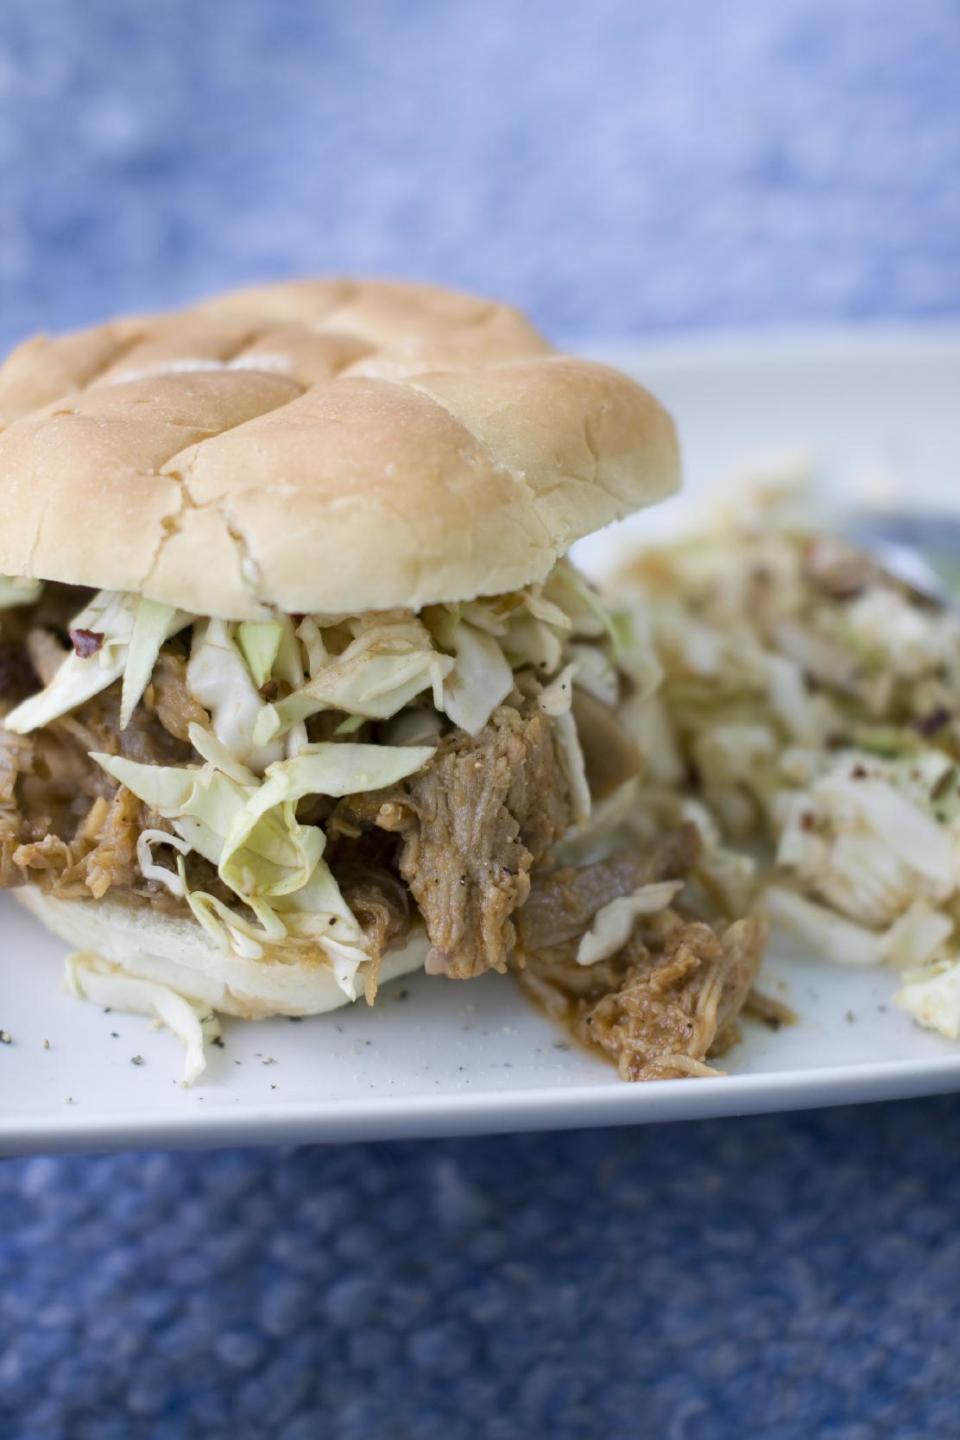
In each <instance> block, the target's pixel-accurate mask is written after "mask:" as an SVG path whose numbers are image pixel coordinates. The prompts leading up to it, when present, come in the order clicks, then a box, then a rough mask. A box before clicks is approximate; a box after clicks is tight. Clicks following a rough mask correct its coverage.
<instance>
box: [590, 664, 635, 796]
mask: <svg viewBox="0 0 960 1440" xmlns="http://www.w3.org/2000/svg"><path fill="white" fill-rule="evenodd" d="M573 718H574V720H575V721H576V725H577V735H578V737H579V739H580V748H581V750H582V751H583V763H584V768H585V769H586V772H587V782H588V784H589V786H590V794H591V795H592V797H593V799H594V800H603V799H604V797H605V796H607V795H610V794H612V792H613V791H614V790H616V789H618V787H619V786H621V785H623V784H624V783H625V782H626V781H627V780H630V779H631V778H632V777H633V776H634V775H639V774H640V771H641V770H642V768H643V759H642V757H641V754H640V751H639V749H638V747H637V745H636V743H635V742H634V741H633V740H632V739H631V738H630V736H629V735H628V734H627V732H626V731H625V730H624V728H623V726H622V725H621V723H620V721H619V720H618V719H617V716H616V714H615V713H614V711H613V710H611V709H610V706H609V705H604V703H603V701H602V700H598V699H596V697H595V696H593V695H590V694H589V693H588V692H587V691H586V690H574V692H573Z"/></svg>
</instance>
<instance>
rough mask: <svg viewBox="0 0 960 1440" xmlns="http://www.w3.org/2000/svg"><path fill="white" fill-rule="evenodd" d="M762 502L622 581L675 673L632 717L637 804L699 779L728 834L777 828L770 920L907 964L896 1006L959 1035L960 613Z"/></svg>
mask: <svg viewBox="0 0 960 1440" xmlns="http://www.w3.org/2000/svg"><path fill="white" fill-rule="evenodd" d="M747 508H749V503H748V505H744V503H743V501H742V500H741V504H740V511H741V514H742V513H743V512H744V510H745V509H747ZM754 508H755V518H754V520H753V521H752V522H751V523H749V524H743V523H742V522H739V523H738V522H735V521H733V520H731V519H729V518H728V519H726V520H724V519H720V520H719V521H718V522H717V523H716V525H715V526H714V527H713V528H710V529H707V530H705V531H704V532H703V533H698V534H696V535H693V536H690V537H689V538H685V539H683V540H681V541H679V542H677V543H674V544H672V545H667V546H663V547H660V548H657V549H655V550H652V551H649V552H647V553H646V554H644V555H642V556H641V557H640V558H639V559H638V560H637V561H636V562H635V563H634V564H633V566H632V567H631V569H630V571H629V572H628V573H627V574H626V575H625V576H624V577H623V578H624V579H625V580H626V582H627V584H628V586H629V588H630V590H631V591H632V594H633V598H634V602H635V603H636V605H637V608H638V610H639V612H640V613H641V614H642V615H643V617H644V619H645V621H648V622H649V623H651V624H652V625H653V637H654V646H655V650H656V655H657V658H658V661H659V664H660V666H661V667H662V673H663V680H662V684H661V685H660V687H659V689H658V690H657V691H656V693H655V694H653V695H652V696H649V697H647V698H646V699H645V700H643V701H641V702H640V703H639V704H638V705H636V706H634V708H633V712H632V716H631V719H632V723H633V726H634V730H635V734H636V735H637V737H638V739H639V741H640V744H641V748H642V749H643V750H644V751H645V753H646V756H647V759H648V762H649V772H648V778H647V785H646V787H645V790H644V792H643V794H642V795H641V797H640V799H641V804H642V805H646V806H647V807H649V808H650V809H651V810H652V811H655V812H656V813H658V814H660V815H662V814H664V813H665V812H668V811H670V810H671V808H672V809H673V811H674V812H676V811H677V809H678V808H680V807H681V806H682V805H683V804H684V803H686V798H687V797H688V796H689V793H690V790H691V786H692V788H693V789H694V791H695V793H696V795H697V796H698V799H699V802H700V805H701V808H702V810H704V811H705V812H706V814H707V816H708V825H709V826H710V827H711V828H712V829H713V830H714V832H715V833H720V832H722V834H723V835H725V836H726V837H727V839H728V840H732V841H734V842H743V841H749V842H755V841H756V840H757V839H758V838H763V839H765V840H766V841H767V842H768V844H769V846H770V848H771V852H772V853H771V855H770V864H769V866H768V869H767V872H766V874H765V877H764V879H765V883H766V884H767V890H766V900H765V903H766V906H767V908H768V910H769V912H770V914H771V916H772V917H773V918H775V919H776V920H777V921H778V923H780V924H782V925H784V926H785V927H787V928H789V929H791V930H793V931H795V932H797V933H798V934H800V935H801V936H802V937H803V938H804V939H805V940H806V941H807V942H808V943H810V944H812V945H813V946H814V947H815V948H816V949H817V950H819V951H820V953H821V954H823V955H825V956H826V957H827V958H829V959H832V960H835V961H837V962H838V963H842V964H854V965H879V964H891V965H894V966H896V967H897V968H899V969H900V970H901V971H902V972H904V981H903V986H902V989H901V990H900V992H899V994H898V996H897V999H898V1001H899V1003H900V1004H901V1005H903V1006H904V1007H905V1008H906V1009H907V1010H908V1011H910V1012H911V1013H912V1014H913V1015H914V1016H915V1018H917V1019H918V1020H919V1021H920V1022H921V1023H923V1024H926V1025H933V1026H935V1027H936V1028H938V1029H940V1030H941V1031H943V1033H945V1034H947V1035H950V1036H953V1037H954V1038H956V1037H957V1036H958V1034H960V619H958V617H957V616H956V615H955V614H953V613H951V612H950V611H948V610H945V609H935V608H932V607H931V606H930V605H929V603H927V602H925V601H923V600H922V599H921V598H920V597H918V596H916V595H914V594H912V593H911V592H910V591H908V590H906V589H905V588H903V587H902V586H900V585H899V584H898V583H897V582H896V581H894V580H893V579H892V578H891V577H889V576H887V575H886V574H885V573H883V572H882V571H881V570H879V569H878V568H877V567H876V566H874V565H872V564H871V563H870V561H869V560H868V559H867V558H866V557H864V556H862V555H860V554H858V553H857V552H855V551H853V550H851V549H849V548H848V547H846V546H845V545H843V544H841V543H840V542H839V541H837V540H835V539H832V538H830V537H825V536H820V535H817V534H815V533H812V532H811V531H810V530H804V529H802V528H798V527H797V526H796V524H795V523H794V522H793V520H792V519H791V517H790V516H789V515H788V514H787V511H786V506H785V505H778V504H777V503H776V502H775V503H773V504H769V505H764V504H760V505H758V506H756V507H754ZM709 850H710V847H709V845H708V853H709ZM728 854H729V852H728ZM746 863H747V865H749V863H750V862H749V861H747V862H746Z"/></svg>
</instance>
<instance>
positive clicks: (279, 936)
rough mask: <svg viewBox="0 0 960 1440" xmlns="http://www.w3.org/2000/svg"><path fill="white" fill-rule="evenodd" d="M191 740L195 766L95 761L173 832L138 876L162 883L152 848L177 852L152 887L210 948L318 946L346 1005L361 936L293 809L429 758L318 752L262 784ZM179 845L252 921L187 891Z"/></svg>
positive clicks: (200, 737) (382, 780)
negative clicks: (197, 757) (192, 921)
mask: <svg viewBox="0 0 960 1440" xmlns="http://www.w3.org/2000/svg"><path fill="white" fill-rule="evenodd" d="M191 739H192V740H193V743H194V746H195V748H197V749H198V750H200V751H201V753H204V752H205V756H206V763H205V764H204V765H202V766H194V767H177V766H163V765H144V764H140V763H139V762H137V761H133V760H128V759H126V758H125V757H124V756H119V755H105V754H101V753H99V752H94V754H93V756H92V758H93V759H94V760H95V761H96V762H97V764H99V765H100V766H101V768H102V769H104V770H105V771H106V772H107V774H109V775H112V776H113V778H114V779H115V780H117V781H119V783H120V784H122V785H126V786H127V788H128V789H129V790H131V791H132V792H133V793H134V794H135V795H136V796H137V797H138V798H139V799H140V800H142V801H143V802H144V803H145V804H146V805H149V806H150V807H151V808H152V809H154V810H156V811H157V813H158V814H160V815H162V816H163V817H164V818H165V819H168V820H169V821H170V822H171V824H172V826H173V829H174V832H175V834H174V836H168V835H166V833H165V832H163V831H156V830H155V831H150V832H149V835H150V839H149V841H148V842H145V850H146V854H145V857H144V856H141V863H142V864H143V860H144V858H145V859H146V864H145V865H144V874H145V875H148V876H150V877H151V878H154V879H158V878H160V877H159V876H158V875H157V873H156V872H157V870H158V869H159V868H160V867H159V866H157V864H156V862H155V861H154V860H153V858H152V850H150V848H149V847H150V846H152V845H162V844H170V845H172V846H173V847H174V848H175V849H176V850H178V851H179V856H178V866H177V876H176V877H174V881H173V883H172V882H171V879H170V878H168V872H165V874H164V877H163V879H162V881H161V883H163V884H165V885H167V887H168V888H171V889H173V888H176V890H178V891H179V893H181V894H182V895H183V896H184V898H185V899H186V900H187V903H188V904H189V905H190V908H191V909H192V911H193V913H194V915H195V916H196V918H197V920H198V921H199V923H200V924H202V925H203V927H204V928H205V929H206V930H207V932H208V933H209V934H210V935H211V937H212V938H214V939H215V940H216V941H217V943H219V944H221V945H223V946H225V947H227V948H231V947H232V948H235V949H236V950H237V952H238V953H239V954H242V955H246V956H248V957H251V956H252V957H254V958H260V957H261V956H262V955H263V953H264V946H265V945H271V944H277V943H281V942H286V941H288V940H289V941H294V942H295V941H297V940H300V941H309V942H312V943H315V944H317V945H319V946H320V947H321V948H322V949H323V950H324V951H325V952H326V954H327V956H328V958H329V960H330V962H331V965H332V968H333V970H334V974H335V975H336V978H337V981H338V983H339V984H340V985H341V986H342V988H343V989H344V990H345V991H346V993H348V994H350V997H351V998H354V996H355V987H354V977H355V974H356V970H357V967H358V966H359V965H360V964H361V963H362V962H363V960H364V959H365V958H366V942H365V939H364V935H363V931H362V929H361V927H360V925H359V924H358V922H357V921H356V919H355V917H354V915H353V914H352V912H351V911H350V909H349V907H348V906H347V903H346V901H345V900H344V899H343V896H342V895H341V893H340V890H339V887H338V886H337V883H336V881H335V879H334V878H333V875H332V874H331V872H330V870H329V868H328V866H327V865H326V863H325V861H324V860H323V858H322V857H323V851H324V846H325V837H324V834H323V831H322V830H321V829H320V827H319V826H317V825H301V824H300V823H299V821H298V820H297V818H296V805H297V801H298V800H300V799H301V798H302V797H303V796H305V795H331V796H340V795H348V794H356V793H359V792H365V791H369V790H378V789H381V788H383V787H384V786H387V785H392V784H395V783H396V782H397V781H398V780H402V779H404V778H405V777H406V776H408V775H411V774H413V773H414V772H415V771H417V770H419V769H420V768H422V766H423V765H425V764H426V762H427V761H428V760H429V759H430V757H431V756H432V755H433V753H434V751H433V747H432V746H430V747H425V746H421V747H414V746H409V745H407V746H397V747H392V746H386V745H355V744H350V743H346V742H340V743H328V744H322V745H315V746H310V747H308V748H307V749H306V750H304V751H301V753H300V754H299V755H297V756H296V757H294V758H292V759H289V760H282V761H276V762H274V763H273V764H271V765H270V766H268V768H267V771H266V775H265V777H264V778H263V780H262V781H261V780H259V779H258V778H257V777H256V776H255V775H253V773H252V772H250V771H246V772H245V771H244V770H243V769H237V768H236V762H235V761H234V760H233V758H232V757H231V756H230V755H229V753H224V752H223V750H222V749H221V745H220V742H218V741H217V740H216V739H215V738H214V737H212V736H210V735H209V734H207V733H205V732H203V731H201V730H200V728H199V727H193V729H192V730H191ZM221 765H225V767H226V768H220V766H221ZM248 777H249V778H248ZM178 842H179V843H178ZM184 844H185V845H186V847H187V849H188V850H189V849H193V850H196V852H197V854H199V855H202V856H203V857H204V859H206V860H208V861H210V863H211V864H213V865H215V866H216V867H217V873H218V874H219V876H220V879H221V880H222V881H223V883H224V884H225V885H226V886H228V888H229V889H230V890H231V891H232V892H233V894H234V895H236V897H237V899H238V901H240V902H241V903H242V904H243V905H244V906H246V907H247V909H248V910H250V911H251V912H252V914H253V916H254V920H253V921H251V920H250V919H249V918H248V917H247V916H246V915H244V914H243V913H242V912H240V911H237V910H234V909H233V908H232V907H230V906H227V905H225V904H224V902H223V901H222V900H220V899H219V898H218V897H215V896H213V895H209V894H207V893H206V892H204V891H193V890H191V889H190V887H189V886H188V884H187V878H186V868H185V866H184V863H183V855H184V853H185V850H184ZM138 853H139V852H138Z"/></svg>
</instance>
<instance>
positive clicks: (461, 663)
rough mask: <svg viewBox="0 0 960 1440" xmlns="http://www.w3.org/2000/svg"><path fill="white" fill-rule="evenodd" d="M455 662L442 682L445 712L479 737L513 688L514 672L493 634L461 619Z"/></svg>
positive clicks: (456, 635) (455, 629)
mask: <svg viewBox="0 0 960 1440" xmlns="http://www.w3.org/2000/svg"><path fill="white" fill-rule="evenodd" d="M453 646H454V652H455V656H456V659H455V660H454V664H453V668H452V670H450V672H449V674H448V675H447V676H446V678H445V680H444V682H443V709H444V710H445V711H446V713H447V715H448V716H449V717H450V719H451V720H452V721H453V723H454V725H459V727H460V729H461V730H466V731H467V733H468V734H469V735H476V734H477V733H478V732H479V731H480V730H482V729H483V727H484V725H486V723H487V721H488V720H489V719H490V716H491V714H492V713H493V711H494V710H495V709H496V707H497V706H498V705H499V704H500V702H501V700H503V699H504V698H505V697H506V696H507V695H509V693H510V691H511V690H512V689H513V671H512V670H511V668H510V665H509V664H508V662H507V660H506V657H505V656H504V653H503V650H502V649H501V648H500V646H499V645H498V644H497V642H496V640H495V639H494V638H493V636H492V635H487V634H485V633H484V632H483V630H478V629H477V628H476V627H475V626H474V625H469V624H468V623H467V622H466V621H464V620H461V621H460V622H459V623H458V624H457V625H456V626H455V627H454V634H453Z"/></svg>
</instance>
